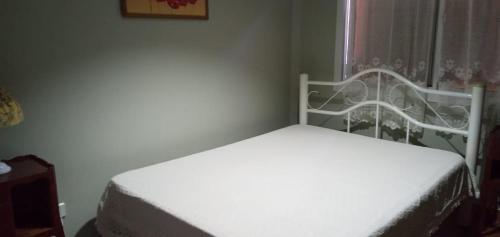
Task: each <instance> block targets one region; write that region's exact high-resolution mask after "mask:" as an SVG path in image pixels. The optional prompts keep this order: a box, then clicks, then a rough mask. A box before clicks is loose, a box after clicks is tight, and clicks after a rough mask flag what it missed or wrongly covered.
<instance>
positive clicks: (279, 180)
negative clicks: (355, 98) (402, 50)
mask: <svg viewBox="0 0 500 237" xmlns="http://www.w3.org/2000/svg"><path fill="white" fill-rule="evenodd" d="M367 73H376V74H378V83H380V81H381V80H382V77H381V74H382V73H386V74H389V75H391V76H393V77H395V78H396V79H397V80H399V81H401V82H402V83H406V84H408V85H409V86H412V88H414V89H416V90H425V92H426V93H443V92H441V91H433V90H429V89H424V88H419V87H416V86H414V85H412V84H411V83H410V82H409V81H407V80H406V79H404V78H402V77H401V76H399V75H397V74H393V73H392V72H389V71H386V70H383V69H371V70H368V71H365V72H362V73H361V74H358V75H355V76H353V77H352V78H350V79H349V80H346V81H343V82H340V83H338V82H337V83H333V82H315V81H309V80H308V78H307V76H306V75H302V78H301V100H300V107H301V108H300V124H299V125H293V126H289V127H286V128H283V129H279V130H276V131H273V132H270V133H267V134H264V135H260V136H257V137H253V138H250V139H247V140H243V141H240V142H237V143H234V144H230V145H227V146H223V147H219V148H216V149H213V150H209V151H205V152H201V153H197V154H193V155H189V156H186V157H183V158H180V159H175V160H171V161H167V162H164V163H160V164H156V165H153V166H149V167H145V168H140V169H137V170H132V171H128V172H125V173H123V174H120V175H117V176H115V177H113V178H112V179H111V181H110V182H109V184H108V186H107V187H106V190H105V192H104V194H103V196H102V199H101V202H100V204H99V208H98V215H97V221H96V226H97V229H98V231H99V233H100V234H101V235H102V236H106V237H107V236H109V237H121V236H130V237H136V236H141V237H149V236H238V237H246V236H263V237H265V236H287V237H294V236H349V237H356V236H360V237H361V236H388V237H390V236H410V237H411V236H430V235H431V234H432V233H433V232H434V231H435V230H436V229H437V228H438V227H439V225H440V224H441V223H442V221H443V220H444V219H446V218H447V217H448V215H449V214H450V213H451V212H452V211H454V210H455V209H456V207H458V206H459V205H460V204H461V203H462V202H463V201H464V200H466V199H468V198H471V197H474V196H475V191H474V186H475V180H476V177H475V175H474V170H473V169H472V168H471V167H475V161H476V159H477V158H476V155H475V154H476V153H477V143H478V141H477V138H478V136H479V135H478V131H479V129H478V127H479V126H480V124H479V118H480V112H481V104H482V93H483V90H482V88H481V87H477V88H476V87H475V88H474V90H473V93H472V94H461V93H454V92H444V93H445V94H446V96H459V97H464V98H468V99H470V100H471V106H470V116H469V120H468V122H469V126H468V127H467V128H466V129H465V130H460V129H456V128H451V127H444V126H437V125H429V124H425V123H420V122H418V121H415V120H414V119H413V118H412V117H409V116H407V115H406V114H405V113H404V112H401V111H398V108H397V107H394V106H393V105H390V104H387V103H385V102H382V101H381V100H379V97H378V96H377V100H367V101H364V102H359V103H357V104H356V105H354V106H352V107H350V108H348V109H346V110H342V111H334V112H332V111H323V110H319V109H313V108H311V106H310V105H308V104H309V103H308V98H309V95H310V92H309V91H308V86H309V85H321V86H332V85H338V84H341V86H342V85H343V84H349V83H352V81H354V80H360V77H361V76H362V75H365V74H367ZM379 85H380V84H379ZM378 88H380V86H379V87H378ZM378 93H379V92H378ZM378 93H377V94H378ZM363 103H365V104H371V105H375V106H376V110H377V114H378V112H379V110H380V107H387V108H389V109H393V110H395V112H397V113H400V114H401V116H403V117H404V118H405V119H407V121H408V123H413V124H417V125H419V126H422V127H426V128H430V129H435V130H440V131H446V132H450V133H457V134H462V135H466V136H468V138H469V139H468V141H467V153H466V158H465V159H464V158H463V157H461V156H460V155H458V154H455V153H452V152H448V151H442V150H437V149H431V148H424V147H419V146H413V145H409V144H404V143H397V142H392V141H386V140H381V139H374V138H371V137H366V136H361V135H356V134H351V133H345V132H340V131H335V130H332V129H327V128H321V127H315V126H311V125H307V114H308V113H324V114H327V115H338V114H346V115H347V118H349V116H350V113H351V111H352V110H354V109H356V108H357V107H360V106H363ZM379 106H380V107H379ZM405 116H407V117H405ZM378 119H379V117H378V115H377V127H376V128H375V136H376V137H377V136H378V134H377V133H379V128H378V124H379V123H378ZM348 126H349V124H348ZM348 131H349V129H348ZM471 138H472V139H471ZM406 141H408V136H407V139H406ZM471 156H473V157H471Z"/></svg>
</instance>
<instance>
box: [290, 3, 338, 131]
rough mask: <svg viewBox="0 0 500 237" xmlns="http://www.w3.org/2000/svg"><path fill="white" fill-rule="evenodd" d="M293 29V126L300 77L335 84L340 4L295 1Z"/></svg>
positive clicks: (291, 95)
mask: <svg viewBox="0 0 500 237" xmlns="http://www.w3.org/2000/svg"><path fill="white" fill-rule="evenodd" d="M292 3H293V7H292V9H293V15H292V20H293V28H292V37H291V38H292V46H293V47H292V52H291V55H292V57H291V65H292V66H291V69H290V70H291V73H290V74H291V77H290V79H291V82H290V115H289V116H290V123H297V121H298V103H299V94H298V92H299V74H300V73H308V74H309V76H310V79H311V80H316V81H318V80H319V81H321V80H323V81H331V80H333V79H334V75H335V71H334V69H335V66H334V65H335V55H336V53H340V52H335V44H336V26H337V14H336V13H337V1H332V0H292Z"/></svg>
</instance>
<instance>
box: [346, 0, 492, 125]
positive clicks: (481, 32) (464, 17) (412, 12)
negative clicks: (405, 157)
mask: <svg viewBox="0 0 500 237" xmlns="http://www.w3.org/2000/svg"><path fill="white" fill-rule="evenodd" d="M345 1H346V4H347V10H348V11H347V13H346V39H345V55H344V68H343V70H344V72H343V74H344V75H343V76H344V78H347V77H349V76H351V75H353V74H355V73H357V72H359V71H362V70H364V69H367V68H373V67H380V68H385V69H389V70H392V71H395V72H398V73H400V74H402V75H404V76H405V77H407V78H409V79H410V80H411V81H413V82H415V83H417V84H420V85H422V86H434V87H435V88H437V89H446V90H455V91H466V90H469V88H470V85H471V84H472V83H474V82H476V81H481V82H484V83H486V84H487V89H488V92H487V93H488V94H487V97H486V98H487V101H486V113H489V114H490V115H491V114H498V112H499V105H500V1H499V0H345ZM417 107H418V106H415V108H417ZM360 113H361V114H360V116H362V113H363V112H360ZM490 117H491V116H490Z"/></svg>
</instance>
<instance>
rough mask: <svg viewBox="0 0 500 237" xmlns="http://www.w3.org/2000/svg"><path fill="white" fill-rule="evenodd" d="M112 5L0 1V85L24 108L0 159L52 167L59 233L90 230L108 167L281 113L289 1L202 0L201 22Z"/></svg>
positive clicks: (202, 141)
mask: <svg viewBox="0 0 500 237" xmlns="http://www.w3.org/2000/svg"><path fill="white" fill-rule="evenodd" d="M118 2H119V1H118V0H116V1H102V0H86V1H77V0H54V1H7V0H5V1H4V0H0V30H1V31H2V36H1V37H0V84H2V85H4V86H6V87H7V88H8V89H9V90H10V91H11V93H12V95H13V96H14V97H16V98H17V99H18V100H19V101H20V103H21V104H22V106H23V108H24V111H25V116H26V120H25V121H24V122H23V123H22V124H21V125H19V126H15V127H11V128H6V129H2V130H0V157H1V158H3V159H6V158H11V157H14V156H16V155H21V154H27V153H33V154H36V155H39V156H41V157H43V158H45V159H46V160H48V161H49V162H51V163H53V164H55V167H56V172H57V181H58V189H59V190H58V191H59V199H60V200H61V201H65V202H66V203H67V205H68V217H67V219H66V221H65V228H66V231H67V234H68V236H75V234H77V233H78V234H77V235H78V236H89V235H91V232H92V231H91V228H90V229H87V227H91V223H90V222H88V221H90V220H91V219H92V218H93V217H94V216H95V212H96V207H97V203H98V200H99V198H100V195H101V193H102V191H103V190H104V187H105V185H106V183H107V181H108V180H109V179H110V178H111V177H112V176H113V175H116V174H118V173H120V172H123V171H126V170H129V169H134V168H138V167H142V166H146V165H150V164H154V163H157V162H161V161H166V160H169V159H173V158H177V157H181V156H184V155H187V154H191V153H195V152H199V151H202V150H205V149H209V148H213V147H217V146H220V145H223V144H227V143H231V142H235V141H238V140H241V139H244V138H247V137H251V136H254V135H257V134H261V133H264V132H267V131H270V130H273V129H276V128H280V127H283V126H285V125H287V123H288V119H289V118H288V114H289V112H288V109H289V102H288V99H289V98H288V94H289V73H290V65H289V64H290V60H289V59H290V48H291V47H290V34H291V30H290V29H291V27H290V22H291V21H290V18H291V17H290V13H291V7H290V1H289V0H276V1H265V0H254V1H243V0H212V1H210V20H208V21H198V20H170V19H131V18H122V17H121V16H120V12H119V4H118ZM85 223H87V225H86V227H85V228H84V225H85Z"/></svg>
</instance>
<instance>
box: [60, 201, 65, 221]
mask: <svg viewBox="0 0 500 237" xmlns="http://www.w3.org/2000/svg"><path fill="white" fill-rule="evenodd" d="M59 216H60V217H61V219H64V218H65V217H66V203H64V202H61V203H59Z"/></svg>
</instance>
